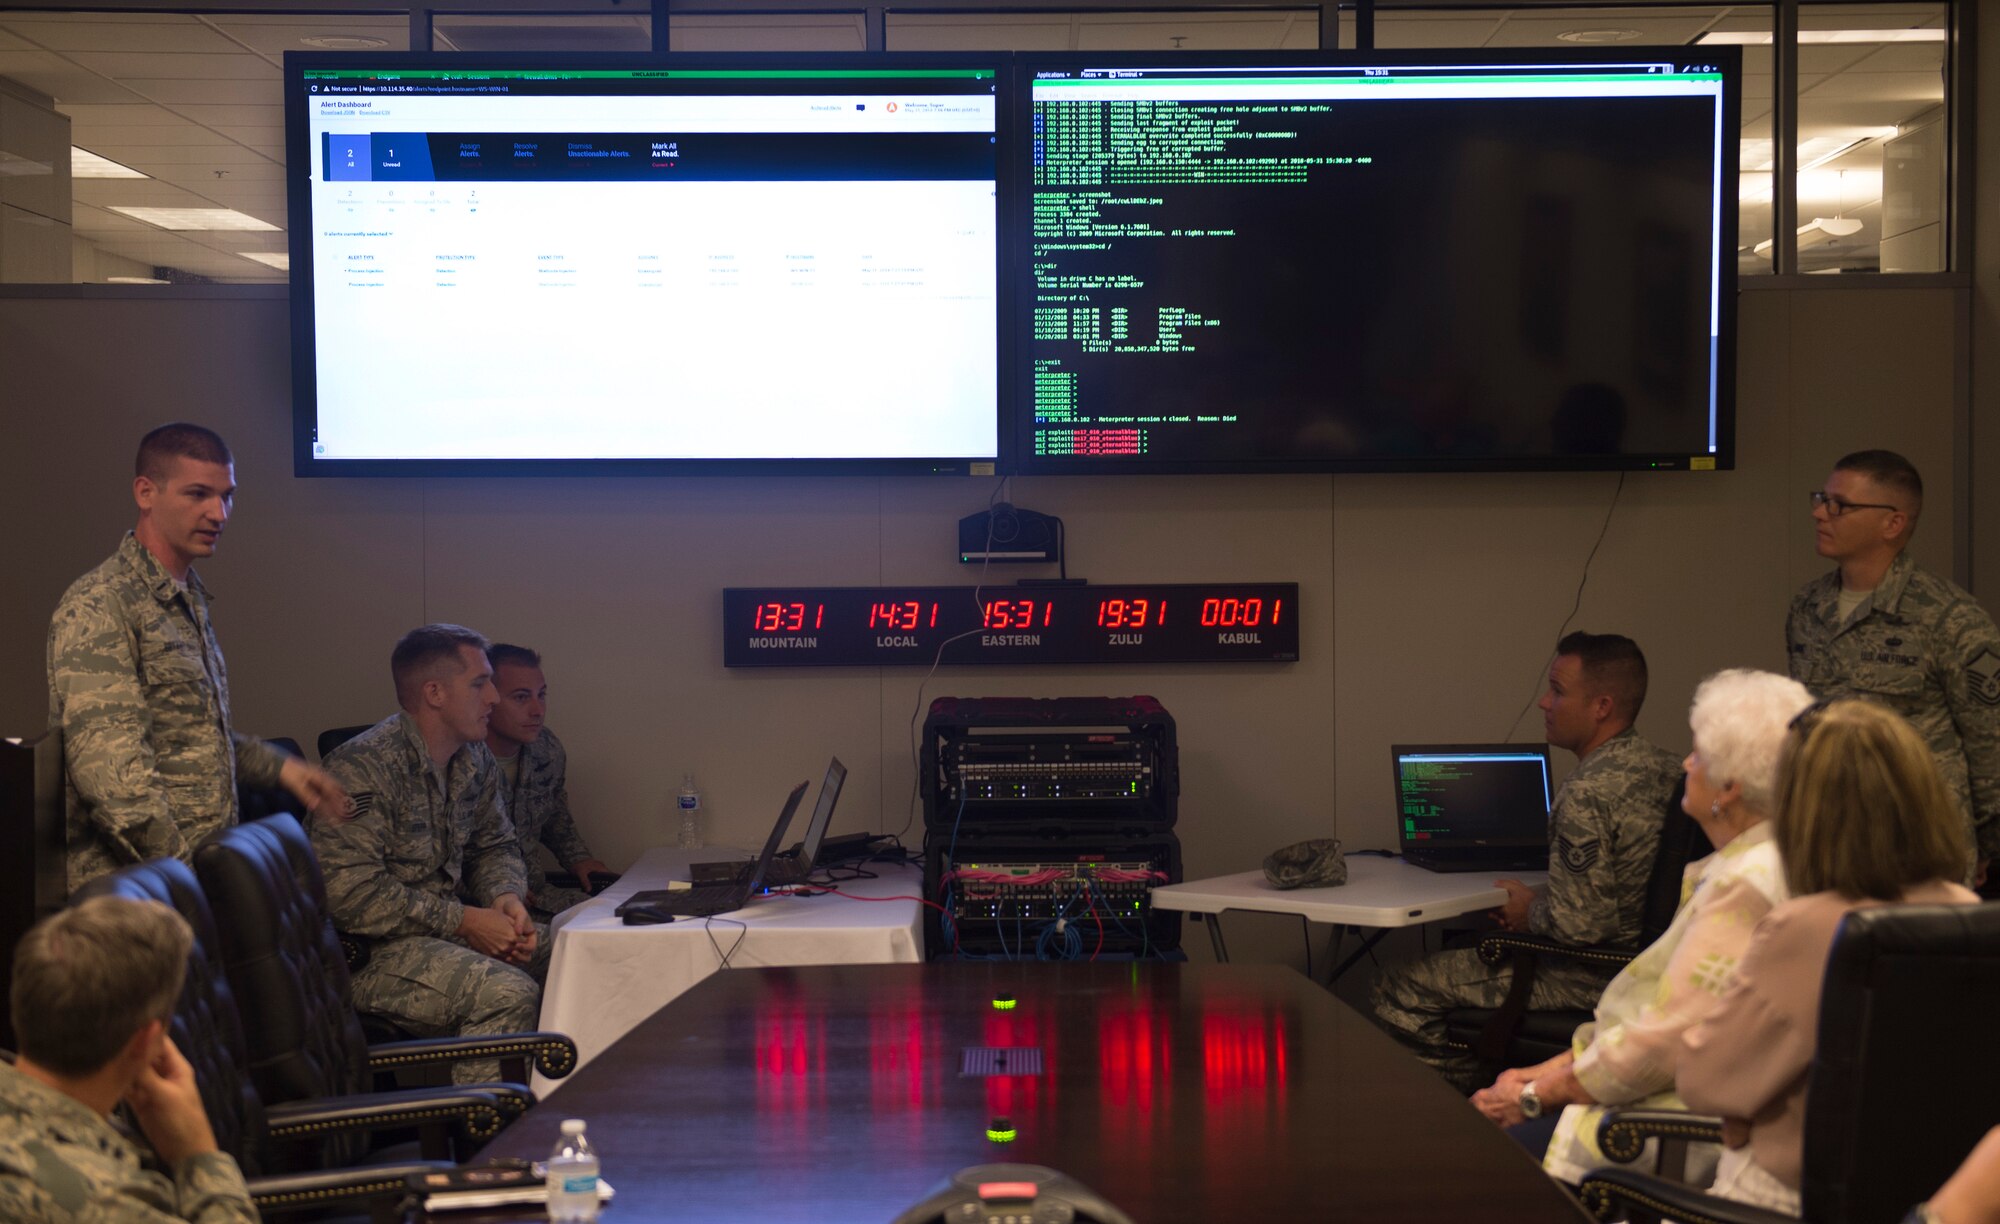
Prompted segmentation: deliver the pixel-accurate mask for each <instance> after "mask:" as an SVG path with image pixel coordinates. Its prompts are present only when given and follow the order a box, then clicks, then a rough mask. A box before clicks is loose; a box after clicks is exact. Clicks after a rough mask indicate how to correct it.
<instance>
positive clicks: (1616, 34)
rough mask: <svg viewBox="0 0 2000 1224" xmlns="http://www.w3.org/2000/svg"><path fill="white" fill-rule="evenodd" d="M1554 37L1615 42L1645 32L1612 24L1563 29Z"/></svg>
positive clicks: (1566, 39)
mask: <svg viewBox="0 0 2000 1224" xmlns="http://www.w3.org/2000/svg"><path fill="white" fill-rule="evenodd" d="M1556 37H1557V38H1558V39H1560V40H1561V41H1563V42H1566V43H1615V42H1631V41H1632V40H1633V39H1635V38H1643V37H1645V32H1644V31H1643V30H1634V29H1631V28H1630V27H1626V26H1614V27H1609V28H1605V29H1600V30H1564V31H1563V32H1562V33H1560V34H1558V35H1556Z"/></svg>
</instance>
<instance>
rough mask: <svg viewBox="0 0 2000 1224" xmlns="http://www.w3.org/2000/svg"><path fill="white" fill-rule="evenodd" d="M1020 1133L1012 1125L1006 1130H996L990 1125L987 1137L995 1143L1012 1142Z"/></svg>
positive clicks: (987, 1129)
mask: <svg viewBox="0 0 2000 1224" xmlns="http://www.w3.org/2000/svg"><path fill="white" fill-rule="evenodd" d="M1020 1133H1021V1132H1019V1131H1017V1130H1015V1129H1014V1128H1013V1127H1011V1126H1010V1127H1008V1128H1007V1129H1006V1130H995V1129H993V1128H992V1127H990V1126H989V1127H987V1128H986V1137H987V1138H988V1139H991V1140H992V1141H993V1142H995V1143H1012V1142H1014V1138H1015V1136H1017V1135H1019V1134H1020Z"/></svg>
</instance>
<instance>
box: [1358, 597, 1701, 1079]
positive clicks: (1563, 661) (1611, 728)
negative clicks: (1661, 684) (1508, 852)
mask: <svg viewBox="0 0 2000 1224" xmlns="http://www.w3.org/2000/svg"><path fill="white" fill-rule="evenodd" d="M1645 700H1646V659H1645V656H1644V655H1643V654H1641V653H1640V651H1639V648H1638V646H1637V645H1635V644H1634V643H1633V642H1632V640H1631V639H1630V638H1627V637H1621V636H1619V635H1617V634H1592V633H1572V634H1570V635H1569V636H1567V637H1565V638H1563V640H1562V641H1561V642H1560V643H1559V644H1558V645H1557V647H1556V660H1555V662H1554V663H1553V664H1551V665H1550V667H1549V690H1548V692H1547V693H1545V694H1544V695H1543V697H1542V702H1541V705H1542V721H1543V724H1544V726H1545V727H1546V729H1547V734H1548V741H1549V743H1551V744H1553V745H1554V746H1556V747H1558V748H1562V749H1566V750H1568V751H1570V752H1574V753H1576V755H1577V758H1578V760H1577V766H1576V768H1575V769H1574V770H1573V771H1571V773H1570V775H1569V777H1568V778H1567V779H1565V780H1564V782H1563V785H1562V789H1561V790H1559V791H1557V792H1556V798H1555V804H1554V806H1553V807H1552V808H1551V809H1550V812H1549V880H1548V883H1547V884H1545V885H1542V886H1541V887H1539V888H1532V889H1531V888H1529V887H1528V886H1527V885H1525V884H1523V883H1522V882H1521V881H1519V880H1501V881H1499V882H1498V886H1499V887H1500V888H1502V889H1504V890H1506V893H1507V903H1506V905H1505V906H1503V907H1502V908H1501V909H1499V910H1497V911H1495V915H1494V916H1495V918H1496V920H1497V921H1498V922H1499V923H1500V925H1501V926H1502V927H1504V928H1505V929H1507V930H1516V931H1531V932H1533V933H1535V934H1537V935H1546V936H1548V937H1549V938H1551V939H1556V940H1560V941H1562V942H1563V943H1568V944H1623V945H1626V946H1628V947H1629V946H1635V945H1637V943H1638V942H1639V932H1640V924H1641V921H1642V918H1643V914H1644V909H1645V892H1646V880H1647V877H1648V876H1649V875H1650V874H1651V872H1652V868H1653V857H1654V855H1655V853H1656V852H1657V851H1658V849H1659V844H1660V823H1661V820H1662V819H1663V817H1664V815H1665V812H1666V806H1667V801H1668V800H1669V799H1671V798H1672V797H1673V790H1674V784H1675V783H1676V782H1677V781H1678V780H1679V779H1680V773H1681V768H1680V763H1679V762H1678V761H1676V760H1675V759H1674V757H1673V755H1672V754H1671V753H1668V752H1666V751H1665V750H1663V749H1661V748H1658V747H1655V746H1654V745H1652V744H1650V743H1648V742H1647V741H1645V740H1643V739H1641V738H1640V737H1639V734H1638V732H1636V731H1634V730H1633V729H1632V724H1633V722H1634V721H1635V720H1636V719H1637V718H1638V716H1639V708H1640V706H1641V705H1642V704H1644V702H1645ZM1537 968H1538V972H1537V973H1536V975H1535V982H1534V989H1533V990H1532V991H1531V992H1530V994H1529V998H1528V1006H1529V1007H1530V1008H1532V1009H1536V1010H1541V1009H1548V1008H1589V1007H1592V1006H1594V1005H1595V1004H1596V1003H1597V998H1598V996H1599V995H1601V994H1603V993H1604V987H1605V985H1606V984H1607V983H1608V982H1610V980H1611V978H1612V976H1613V973H1614V970H1612V969H1602V968H1596V967H1587V966H1583V965H1578V964H1575V963H1572V962H1568V961H1557V960H1554V959H1548V960H1545V961H1544V962H1543V963H1542V964H1540V965H1539V966H1538V967H1537ZM1512 982H1513V969H1512V967H1511V966H1509V965H1504V964H1503V965H1499V966H1493V965H1488V964H1486V963H1485V962H1484V961H1482V960H1480V959H1479V953H1478V952H1477V951H1476V950H1474V949H1472V948H1452V949H1447V950H1445V951H1442V952H1438V953H1435V954H1433V955H1431V956H1427V957H1425V958H1423V959H1422V960H1419V961H1414V962H1411V963H1408V964H1404V965H1400V966H1395V967H1392V968H1389V969H1387V970H1384V971H1383V973H1382V974H1381V975H1380V976H1379V977H1378V978H1376V981H1375V996H1374V1003H1375V1017H1376V1019H1377V1020H1378V1021H1379V1022H1380V1023H1381V1024H1382V1026H1383V1027H1384V1028H1386V1029H1388V1030H1389V1032H1390V1034H1391V1035H1392V1036H1395V1037H1397V1038H1398V1039H1400V1040H1402V1041H1403V1042H1405V1043H1406V1044H1408V1045H1409V1046H1411V1047H1412V1049H1413V1050H1414V1051H1415V1053H1416V1055H1417V1057H1418V1058H1420V1059H1422V1060H1423V1061H1424V1062H1426V1063H1428V1064H1430V1065H1431V1066H1433V1067H1435V1068H1437V1070H1438V1071H1439V1072H1440V1073H1441V1074H1442V1075H1444V1076H1445V1078H1446V1079H1449V1080H1450V1081H1451V1082H1452V1084H1453V1085H1454V1086H1455V1087H1457V1088H1458V1089H1459V1090H1460V1091H1462V1092H1467V1093H1470V1092H1473V1091H1475V1090H1476V1089H1479V1088H1481V1087H1484V1086H1485V1081H1486V1079H1487V1078H1489V1077H1487V1076H1485V1075H1483V1074H1482V1071H1481V1068H1480V1067H1479V1065H1478V1062H1477V1060H1476V1059H1474V1058H1473V1057H1472V1055H1471V1054H1470V1053H1469V1052H1467V1051H1464V1050H1458V1049H1454V1048H1452V1047H1451V1046H1449V1045H1448V1044H1446V1040H1445V1023H1444V1017H1445V1013H1447V1012H1449V1011H1451V1010H1452V1009H1453V1008H1458V1007H1498V1006H1499V1005H1500V1004H1501V1002H1502V1001H1503V1000H1505V999H1506V997H1507V990H1508V987H1509V986H1510V985H1511V984H1512Z"/></svg>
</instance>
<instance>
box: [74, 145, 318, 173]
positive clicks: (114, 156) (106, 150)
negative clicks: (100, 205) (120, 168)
mask: <svg viewBox="0 0 2000 1224" xmlns="http://www.w3.org/2000/svg"><path fill="white" fill-rule="evenodd" d="M91 152H92V153H95V154H97V155H98V156H99V157H108V158H110V159H111V160H112V161H115V162H123V163H125V164H126V165H128V166H130V167H132V168H133V169H134V170H145V171H146V172H147V173H149V174H150V173H152V170H151V167H153V166H223V167H228V168H230V169H232V170H235V169H238V168H240V167H244V166H269V165H270V164H271V162H270V159H269V158H266V157H263V156H261V155H260V154H257V153H253V152H252V151H250V150H249V149H246V148H244V147H243V146H242V145H232V144H217V145H107V146H105V147H103V148H96V149H91ZM273 168H274V169H275V170H277V171H278V172H279V173H283V171H284V167H282V166H278V167H273ZM246 173H247V171H246Z"/></svg>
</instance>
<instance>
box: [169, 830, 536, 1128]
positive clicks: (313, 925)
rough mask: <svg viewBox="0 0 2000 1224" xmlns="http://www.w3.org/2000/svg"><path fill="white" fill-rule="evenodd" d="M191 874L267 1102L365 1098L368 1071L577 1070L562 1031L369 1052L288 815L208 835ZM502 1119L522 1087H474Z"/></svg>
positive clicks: (300, 837) (313, 873)
mask: <svg viewBox="0 0 2000 1224" xmlns="http://www.w3.org/2000/svg"><path fill="white" fill-rule="evenodd" d="M195 869H196V871H197V872H199V873H200V876H201V884H202V889H203V891H204V892H206V893H207V895H208V898H209V901H210V903H211V904H212V905H213V907H214V909H215V911H216V914H217V915H218V917H219V919H220V926H221V947H222V956H223V959H224V963H225V964H226V965H227V967H228V972H229V977H230V982H231V984H232V985H233V986H234V987H235V989H236V992H237V997H238V998H239V999H241V1000H242V1002H243V1005H244V1008H245V1010H246V1012H247V1013H249V1014H251V1015H254V1016H256V1017H257V1021H258V1023H257V1025H256V1026H255V1027H254V1028H253V1029H252V1030H251V1032H250V1037H249V1047H250V1061H249V1064H248V1067H249V1071H250V1074H251V1076H252V1078H253V1079H254V1080H255V1081H256V1084H257V1088H258V1090H259V1091H260V1092H261V1093H262V1094H263V1095H264V1099H266V1100H267V1101H291V1100H297V1099H299V1098H302V1097H315V1096H326V1095H330V1094H337V1093H355V1092H364V1091H366V1090H367V1089H368V1087H369V1085H370V1084H371V1083H372V1082H373V1080H374V1078H375V1076H376V1074H377V1073H380V1072H386V1071H394V1070H399V1069H403V1068H412V1067H421V1066H426V1065H433V1066H434V1065H448V1064H450V1063H454V1062H461V1061H465V1060H469V1059H498V1060H500V1061H501V1062H502V1064H503V1066H505V1067H507V1074H509V1075H510V1076H511V1077H512V1078H514V1079H515V1080H517V1081H525V1080H526V1079H527V1073H528V1066H529V1063H530V1062H532V1063H533V1065H534V1068H535V1069H536V1070H538V1071H540V1072H541V1073H542V1074H543V1075H545V1076H548V1077H549V1078H550V1079H559V1078H561V1077H562V1076H565V1075H568V1074H569V1073H570V1071H571V1070H572V1069H574V1068H575V1066H576V1043H575V1042H573V1041H571V1040H570V1039H569V1038H568V1037H565V1036H563V1035H562V1034H560V1033H513V1034H508V1035H506V1036H500V1037H427V1038H416V1039H408V1040H398V1041H390V1042H382V1043H376V1044H372V1045H371V1044H370V1043H369V1041H368V1038H367V1036H366V1035H365V1034H364V1031H363V1027H362V1024H361V1020H360V1018H359V1017H358V1016H357V1015H356V1014H355V1011H354V994H353V988H352V984H351V979H350V978H349V976H348V971H347V954H346V950H345V949H344V948H343V947H342V944H341V941H340V939H339V937H338V936H337V935H336V934H335V932H334V929H333V921H332V918H331V917H330V916H329V914H328V910H327V904H326V884H325V881H324V880H323V879H322V877H321V876H320V871H319V860H318V859H317V858H316V857H314V855H313V851H312V843H311V842H310V841H309V840H308V839H307V838H306V835H305V831H304V830H303V829H301V828H300V827H299V824H298V822H297V821H296V820H295V819H293V818H292V817H291V816H290V815H289V814H287V815H281V816H273V817H271V818H269V819H267V820H260V821H257V822H255V823H254V824H246V825H238V826H237V827H236V828H233V829H227V830H225V831H223V832H222V833H221V834H218V835H217V836H216V837H215V838H214V840H212V841H210V842H209V843H208V844H207V845H205V846H203V847H202V848H201V849H200V850H199V851H197V852H196V853H195ZM481 1087H482V1088H484V1089H485V1090H487V1091H490V1092H492V1093H494V1094H495V1095H496V1096H497V1097H498V1099H499V1101H500V1104H501V1106H502V1108H503V1110H505V1111H506V1112H507V1114H508V1116H509V1117H510V1118H511V1117H513V1116H517V1115H518V1114H519V1113H520V1112H522V1111H523V1110H525V1109H526V1108H527V1106H528V1105H529V1104H531V1103H532V1102H533V1100H534V1098H533V1097H532V1096H531V1095H530V1094H529V1092H528V1090H527V1088H526V1087H525V1086H524V1084H523V1083H520V1082H517V1083H511V1084H491V1085H481Z"/></svg>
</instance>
